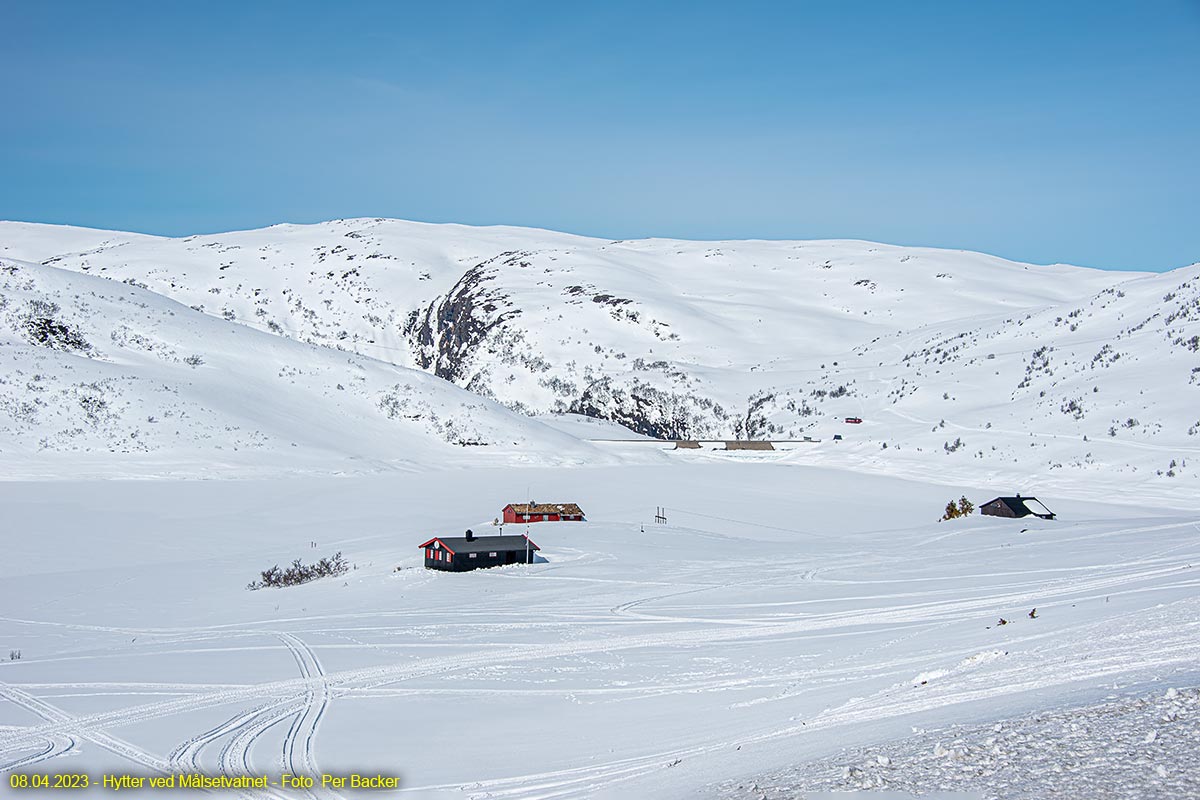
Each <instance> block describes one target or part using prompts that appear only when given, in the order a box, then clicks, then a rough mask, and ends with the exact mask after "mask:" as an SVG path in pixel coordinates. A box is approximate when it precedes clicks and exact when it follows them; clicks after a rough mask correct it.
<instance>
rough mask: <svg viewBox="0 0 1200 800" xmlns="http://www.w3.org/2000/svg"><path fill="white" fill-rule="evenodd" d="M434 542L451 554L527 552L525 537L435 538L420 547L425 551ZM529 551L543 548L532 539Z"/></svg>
mask: <svg viewBox="0 0 1200 800" xmlns="http://www.w3.org/2000/svg"><path fill="white" fill-rule="evenodd" d="M434 542H441V543H442V547H444V548H446V549H447V550H449V551H450V552H451V553H500V552H504V553H507V552H510V551H517V550H520V551H522V552H524V550H525V537H524V536H476V537H475V538H474V539H472V540H471V541H469V542H468V541H467V537H465V536H435V537H433V538H432V539H430V540H429V541H428V542H425V543H424V544H422V545H420V546H419V547H420V548H421V549H424V548H426V547H429V546H430V545H431V544H433V543H434ZM529 549H530V550H541V549H542V548H540V547H538V546H537V545H536V544H534V543H533V540H532V539H530V540H529Z"/></svg>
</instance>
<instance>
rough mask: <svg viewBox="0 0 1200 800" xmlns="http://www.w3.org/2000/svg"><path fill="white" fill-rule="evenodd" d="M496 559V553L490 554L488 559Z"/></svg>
mask: <svg viewBox="0 0 1200 800" xmlns="http://www.w3.org/2000/svg"><path fill="white" fill-rule="evenodd" d="M495 557H496V554H495V553H488V558H495Z"/></svg>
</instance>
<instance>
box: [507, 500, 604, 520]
mask: <svg viewBox="0 0 1200 800" xmlns="http://www.w3.org/2000/svg"><path fill="white" fill-rule="evenodd" d="M504 521H505V522H506V523H518V522H584V521H585V520H584V518H583V509H582V508H580V507H579V506H577V505H575V504H574V503H534V502H529V503H509V504H508V505H506V506H505V507H504Z"/></svg>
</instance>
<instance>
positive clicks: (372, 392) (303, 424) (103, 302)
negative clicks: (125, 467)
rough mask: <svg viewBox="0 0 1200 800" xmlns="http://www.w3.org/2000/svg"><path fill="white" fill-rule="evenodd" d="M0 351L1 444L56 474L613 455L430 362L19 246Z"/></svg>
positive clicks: (0, 304) (0, 325) (3, 289)
mask: <svg viewBox="0 0 1200 800" xmlns="http://www.w3.org/2000/svg"><path fill="white" fill-rule="evenodd" d="M0 353H3V354H4V356H5V361H6V362H8V363H9V364H10V365H11V366H10V368H9V369H7V370H5V371H4V373H3V374H2V375H0V410H2V412H3V414H2V416H0V420H2V421H0V450H3V451H4V453H5V456H6V466H8V467H9V468H10V470H11V469H12V468H13V467H14V465H22V469H23V471H24V472H25V473H26V474H28V472H29V469H30V468H31V467H32V465H33V464H34V463H35V461H36V462H40V463H41V464H42V465H43V469H42V472H45V473H49V474H58V473H59V472H60V471H61V470H62V469H63V467H64V465H66V464H72V465H73V466H74V467H79V466H80V464H83V465H86V464H87V463H89V462H96V461H97V459H98V457H99V456H101V455H104V454H107V455H126V456H138V455H150V454H152V455H154V456H158V457H162V456H165V457H167V459H168V464H169V463H170V460H171V459H172V458H173V459H175V460H176V461H178V462H182V463H181V464H180V465H179V467H178V468H181V469H183V472H184V473H186V474H193V473H194V471H195V470H194V469H188V468H187V466H186V464H187V462H193V461H195V460H196V457H197V456H202V457H203V463H205V464H207V467H206V469H205V471H206V473H207V474H210V475H211V476H213V477H222V476H223V474H224V473H225V472H226V471H227V470H232V471H237V472H242V471H244V470H243V468H244V466H245V464H244V463H241V464H239V462H247V461H248V462H249V463H253V464H254V465H256V466H258V467H266V468H268V469H269V470H271V471H274V470H276V469H279V468H303V467H306V466H309V467H311V466H319V467H320V468H321V469H324V470H327V469H329V468H330V467H331V466H333V467H337V468H340V469H349V470H355V469H378V468H380V467H382V466H387V467H398V468H402V469H403V468H412V469H416V468H419V467H422V466H423V465H425V464H429V463H448V464H453V463H456V462H469V463H480V462H482V463H487V461H488V459H489V458H493V457H494V455H493V454H494V453H497V452H498V453H509V455H510V458H509V459H506V461H510V460H511V456H512V455H513V454H514V453H515V454H518V455H519V454H520V453H521V452H523V451H525V450H530V449H532V450H534V451H537V452H540V454H541V459H542V460H543V461H546V460H549V461H551V462H553V461H555V460H557V461H559V462H560V463H561V462H563V461H570V460H571V459H575V460H580V459H582V458H584V457H586V458H587V459H588V460H589V461H590V460H594V459H596V458H600V459H601V460H603V455H602V454H597V453H591V452H588V451H589V448H588V446H587V445H586V444H583V443H581V442H579V441H578V439H576V438H575V437H572V436H569V435H567V434H563V433H559V432H558V431H556V430H554V429H552V428H550V427H548V426H546V425H544V424H542V423H540V422H537V421H536V420H533V419H530V418H528V417H526V416H523V415H520V414H517V413H514V412H512V411H510V410H509V409H506V408H503V407H502V406H499V405H498V404H496V403H495V402H494V401H491V400H487V399H485V398H481V397H478V396H475V395H472V394H471V393H469V392H467V391H465V390H463V389H460V388H458V387H456V386H454V385H453V384H450V383H447V382H446V381H443V380H440V379H438V378H436V377H433V376H431V375H428V374H427V373H424V372H420V371H416V370H411V369H406V368H403V367H397V366H394V365H391V364H388V363H385V362H381V361H377V360H375V359H371V358H368V357H364V356H359V355H357V354H354V353H347V352H341V351H338V350H333V349H328V348H321V347H314V346H311V345H307V344H303V343H300V342H296V341H293V340H290V339H287V338H284V337H279V336H274V335H271V334H269V333H262V332H260V331H257V330H252V329H247V328H246V327H244V326H239V325H237V324H235V323H231V322H227V321H225V320H222V319H219V318H215V317H212V316H209V315H206V314H202V313H198V312H196V311H194V310H192V309H190V308H188V307H186V306H182V305H180V304H178V303H176V302H174V301H172V300H169V299H167V298H165V297H163V296H161V295H158V294H155V293H153V292H150V291H147V290H146V289H142V288H139V287H137V286H132V285H127V284H122V283H114V282H112V281H109V280H106V279H104V278H99V277H94V276H91V275H80V274H76V273H72V272H68V271H66V270H62V269H57V268H54V267H47V266H42V265H38V264H31V263H28V262H21V261H16V260H13V259H0ZM468 451H469V452H468ZM481 451H488V452H481ZM55 453H59V454H64V456H63V457H62V458H58V459H55V458H53V457H52V454H55ZM247 455H250V456H251V457H250V458H249V459H247ZM126 460H130V459H126ZM132 460H136V459H132ZM111 462H112V459H106V458H99V463H101V464H103V463H111ZM356 462H357V463H356ZM160 463H161V462H160ZM175 469H176V468H174V467H171V466H168V467H167V468H166V470H165V471H166V472H167V473H168V474H170V473H171V472H173V471H175Z"/></svg>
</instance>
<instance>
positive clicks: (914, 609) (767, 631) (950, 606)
mask: <svg viewBox="0 0 1200 800" xmlns="http://www.w3.org/2000/svg"><path fill="white" fill-rule="evenodd" d="M1187 570H1188V567H1187V566H1186V565H1178V566H1174V567H1164V568H1158V569H1149V570H1142V571H1139V572H1133V573H1130V574H1126V575H1114V576H1108V577H1101V578H1097V579H1093V580H1090V581H1089V580H1080V581H1075V582H1071V583H1069V585H1068V583H1067V582H1065V581H1064V582H1061V583H1058V584H1056V585H1054V586H1053V587H1047V588H1042V589H1035V588H1031V589H1029V590H1027V591H1024V592H1017V593H1009V594H1004V595H997V596H984V597H979V598H970V599H966V600H962V601H959V602H956V603H945V602H935V603H916V604H911V605H908V606H899V607H881V608H875V609H858V610H852V611H847V612H834V613H829V614H815V615H810V616H803V617H801V618H800V619H798V620H795V621H790V622H789V621H780V622H775V623H764V624H762V625H760V626H755V627H754V628H752V629H750V630H746V629H743V628H737V629H733V630H731V629H729V628H727V627H726V628H723V629H721V630H715V631H703V632H692V631H682V632H675V633H671V632H667V633H660V634H645V635H637V636H631V637H626V638H624V639H620V640H611V639H605V640H599V641H593V642H567V643H558V644H548V645H545V646H543V647H540V648H538V649H537V651H536V652H533V653H531V652H529V651H528V650H527V649H526V648H524V647H512V648H509V650H508V651H507V652H505V651H504V650H503V649H500V650H496V651H490V652H486V653H482V654H477V655H473V656H457V657H454V658H437V659H427V660H425V661H423V662H420V663H417V664H414V665H409V666H403V667H398V666H389V667H374V668H362V669H356V670H347V671H344V672H336V673H330V674H329V675H328V676H327V679H328V681H329V684H330V686H332V687H339V686H342V685H345V684H348V683H357V684H360V685H361V686H362V687H363V688H375V687H378V686H383V685H387V684H389V683H394V682H397V681H402V680H407V679H411V678H414V677H421V676H427V675H433V674H440V673H446V672H453V671H456V670H458V669H461V668H467V667H474V666H487V665H491V664H494V663H497V662H498V661H501V660H503V661H505V662H510V663H511V662H522V661H532V660H540V659H543V658H547V657H552V656H564V655H577V654H584V653H595V652H606V651H616V650H624V649H637V648H642V647H648V646H667V645H671V644H695V643H698V642H733V641H745V640H753V639H756V638H761V637H764V636H780V635H786V634H800V633H807V632H813V631H819V630H826V629H830V628H840V627H853V626H857V625H865V624H871V623H879V622H889V623H902V622H914V621H938V620H946V619H954V618H956V617H961V615H962V614H964V613H991V612H992V611H994V610H995V609H997V608H1003V607H1006V606H1023V605H1027V604H1029V603H1030V602H1031V601H1033V602H1041V603H1043V604H1044V603H1046V602H1048V600H1051V599H1053V598H1055V597H1063V598H1066V597H1071V596H1075V595H1081V596H1086V593H1087V592H1098V591H1100V590H1103V589H1112V588H1114V587H1119V586H1122V585H1126V584H1131V583H1137V582H1141V581H1146V580H1149V579H1151V578H1162V577H1166V576H1168V575H1171V574H1181V573H1183V572H1185V571H1187ZM1188 583H1190V581H1188ZM1166 585H1169V584H1160V585H1159V586H1158V587H1153V588H1154V590H1159V589H1161V588H1164V587H1165V586H1166ZM320 680H321V679H314V678H298V679H285V680H279V681H271V682H266V683H262V684H257V685H255V686H252V687H248V688H246V689H243V690H234V691H229V692H217V693H209V694H202V695H196V696H193V697H188V698H181V699H176V700H169V701H162V702H158V703H150V704H145V705H142V706H137V707H134V708H131V709H122V710H119V711H110V712H103V713H98V714H92V715H87V716H80V717H74V718H71V720H70V721H69V722H61V721H60V722H51V723H47V724H44V725H40V726H35V727H30V728H25V729H23V731H21V732H19V733H16V734H13V733H0V746H8V745H10V744H12V743H17V742H28V741H29V740H30V738H31V737H44V736H45V735H46V734H53V733H65V732H70V731H72V730H90V729H92V728H94V727H100V728H103V727H106V726H109V725H115V724H128V723H130V722H133V721H141V720H146V719H153V718H156V717H161V716H169V715H173V714H178V713H182V712H185V711H191V710H196V709H201V708H207V707H211V706H213V705H220V704H224V703H228V702H235V701H238V700H243V699H255V698H258V697H262V696H264V695H270V694H277V695H279V694H282V695H289V694H294V693H297V692H303V691H307V688H308V687H309V686H310V685H313V684H316V683H319V682H320ZM77 726H81V727H77Z"/></svg>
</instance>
